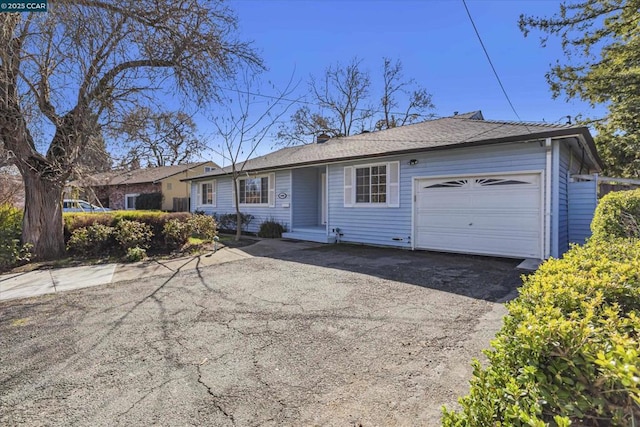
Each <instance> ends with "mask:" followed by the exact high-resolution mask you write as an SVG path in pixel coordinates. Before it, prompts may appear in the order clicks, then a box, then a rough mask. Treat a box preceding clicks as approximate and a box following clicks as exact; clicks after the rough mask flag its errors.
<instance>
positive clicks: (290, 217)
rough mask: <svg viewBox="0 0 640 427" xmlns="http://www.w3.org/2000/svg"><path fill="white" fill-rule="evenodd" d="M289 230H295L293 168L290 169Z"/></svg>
mask: <svg viewBox="0 0 640 427" xmlns="http://www.w3.org/2000/svg"><path fill="white" fill-rule="evenodd" d="M289 188H290V189H291V191H289V232H290V233H292V232H293V169H289Z"/></svg>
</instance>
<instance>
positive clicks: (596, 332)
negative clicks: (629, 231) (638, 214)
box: [443, 239, 640, 427]
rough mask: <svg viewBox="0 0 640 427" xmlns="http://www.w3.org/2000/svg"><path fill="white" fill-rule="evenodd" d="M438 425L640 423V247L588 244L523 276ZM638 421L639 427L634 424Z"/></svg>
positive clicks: (632, 242) (617, 242)
mask: <svg viewBox="0 0 640 427" xmlns="http://www.w3.org/2000/svg"><path fill="white" fill-rule="evenodd" d="M507 307H508V310H509V315H508V316H507V317H505V319H504V325H503V327H502V329H501V330H500V331H499V332H498V334H497V335H496V338H495V340H494V341H492V349H491V350H487V351H485V354H486V356H487V358H488V361H489V364H488V365H487V367H486V368H482V367H481V365H480V363H479V362H478V361H474V364H473V367H474V373H473V378H472V380H471V388H470V393H469V394H468V395H467V396H465V397H463V398H461V399H460V401H459V402H460V404H461V406H462V409H461V410H460V411H449V410H447V409H444V410H443V426H446V427H453V426H494V425H502V426H547V425H551V426H569V425H580V426H604V425H607V426H631V425H637V424H638V422H639V421H640V241H638V240H636V239H613V240H608V241H600V240H597V239H592V240H591V241H590V242H589V243H588V244H587V245H585V246H574V247H573V248H572V249H571V250H570V251H569V252H567V253H566V254H565V255H564V257H563V258H562V259H551V260H548V261H547V262H545V263H544V264H543V265H542V266H541V267H540V268H539V270H538V271H537V272H536V273H535V274H533V275H531V276H528V277H526V278H525V279H524V285H523V287H522V288H521V289H520V296H519V297H518V298H517V299H516V300H514V301H512V302H510V303H508V304H507ZM634 423H635V424H634Z"/></svg>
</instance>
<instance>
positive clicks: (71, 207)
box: [62, 199, 111, 212]
mask: <svg viewBox="0 0 640 427" xmlns="http://www.w3.org/2000/svg"><path fill="white" fill-rule="evenodd" d="M110 210H111V209H109V208H101V207H100V206H96V205H92V204H91V203H89V202H86V201H84V200H77V199H64V200H63V201H62V212H108V211H110Z"/></svg>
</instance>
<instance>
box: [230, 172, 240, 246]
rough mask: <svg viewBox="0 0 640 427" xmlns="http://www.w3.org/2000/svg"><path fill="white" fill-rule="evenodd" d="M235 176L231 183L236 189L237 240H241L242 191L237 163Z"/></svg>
mask: <svg viewBox="0 0 640 427" xmlns="http://www.w3.org/2000/svg"><path fill="white" fill-rule="evenodd" d="M233 167H234V170H233V177H232V178H231V185H233V188H235V189H236V190H235V191H233V197H234V199H235V200H234V201H235V202H236V203H235V205H236V242H238V241H240V237H241V236H242V214H241V213H240V194H239V193H240V192H239V191H238V177H237V175H236V171H235V164H234V165H233Z"/></svg>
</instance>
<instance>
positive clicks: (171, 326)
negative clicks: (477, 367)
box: [0, 241, 520, 426]
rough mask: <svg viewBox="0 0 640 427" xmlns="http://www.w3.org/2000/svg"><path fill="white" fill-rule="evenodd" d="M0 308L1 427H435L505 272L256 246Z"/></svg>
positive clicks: (483, 338)
mask: <svg viewBox="0 0 640 427" xmlns="http://www.w3.org/2000/svg"><path fill="white" fill-rule="evenodd" d="M243 250H245V251H246V252H247V253H249V254H252V255H254V256H255V257H253V258H247V259H243V260H239V261H234V262H228V263H224V264H220V265H214V266H211V267H206V268H199V269H195V270H190V271H185V272H178V273H174V274H172V275H164V276H156V277H150V278H146V279H143V280H136V281H130V282H120V283H115V284H110V285H105V286H99V287H94V288H87V289H83V290H80V291H73V292H67V293H58V294H51V295H45V296H42V297H37V298H31V299H24V300H15V301H8V302H4V303H0V349H1V350H0V351H1V353H0V358H1V360H0V425H23V424H24V425H30V426H37V425H83V426H84V425H86V426H89V425H90V426H96V425H127V426H129V425H176V426H177V425H181V426H182V425H215V426H227V425H228V426H231V425H236V426H262V425H266V426H269V425H273V426H276V425H278V426H279V425H296V426H297V425H322V426H324V425H336V426H349V425H353V426H359V425H363V426H379V425H386V426H389V425H438V423H439V416H440V407H441V405H443V404H446V405H453V404H455V402H456V398H457V397H458V396H459V395H461V394H464V393H465V392H466V391H467V389H468V385H467V382H468V380H469V378H470V374H471V369H470V367H469V362H470V360H471V358H472V357H480V356H481V353H480V350H481V349H482V348H486V347H487V346H488V344H489V340H490V339H491V338H492V336H493V334H494V333H495V332H496V331H497V329H498V328H499V327H500V324H501V323H500V322H501V317H502V315H504V313H505V310H504V307H503V305H502V304H500V303H499V302H496V301H502V300H503V299H504V298H508V296H509V295H513V292H514V290H515V288H516V287H517V286H519V284H520V282H519V279H518V273H517V271H515V270H514V267H515V266H516V265H517V263H518V262H517V261H515V260H501V259H492V258H482V257H466V256H457V255H443V254H434V253H427V252H415V253H412V252H406V251H399V250H390V249H379V248H367V247H358V246H347V245H339V246H335V245H333V246H322V247H309V245H305V244H301V243H294V242H279V241H274V242H267V243H263V242H260V243H258V244H256V245H253V246H249V247H246V248H243Z"/></svg>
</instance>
